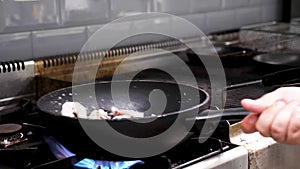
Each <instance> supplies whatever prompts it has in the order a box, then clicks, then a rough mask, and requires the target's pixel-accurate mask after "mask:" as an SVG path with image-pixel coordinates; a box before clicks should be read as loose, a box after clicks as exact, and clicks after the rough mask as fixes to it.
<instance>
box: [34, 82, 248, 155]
mask: <svg viewBox="0 0 300 169" xmlns="http://www.w3.org/2000/svg"><path fill="white" fill-rule="evenodd" d="M113 83H118V84H119V85H123V84H124V85H125V83H127V82H125V81H124V82H123V81H120V82H113ZM111 85H112V82H97V83H95V84H84V85H78V86H73V87H68V88H62V89H59V90H57V91H54V92H51V93H48V94H46V95H44V96H42V97H41V98H40V99H39V100H38V102H37V106H38V108H39V109H40V110H41V111H42V115H43V116H44V120H45V122H46V124H45V125H46V127H47V128H48V129H49V131H50V133H51V134H52V135H54V136H55V138H56V139H58V140H59V141H60V142H61V143H62V144H63V145H65V146H66V147H67V148H68V149H69V150H71V151H72V152H74V153H76V154H80V155H82V156H84V157H90V158H95V157H96V158H97V159H99V158H101V157H102V156H103V155H104V156H105V158H107V157H109V158H113V159H118V158H119V157H117V156H115V155H112V154H110V153H109V152H105V151H104V150H103V149H102V148H100V147H99V146H98V145H96V144H95V143H94V142H93V141H92V140H91V139H90V138H89V135H87V134H86V133H85V131H84V130H83V128H82V127H81V124H82V123H84V124H86V125H89V126H90V127H91V128H93V130H95V131H96V130H97V132H98V133H99V134H101V135H103V137H106V136H107V131H105V126H104V125H105V124H106V122H107V123H108V124H109V125H110V126H111V127H112V128H113V129H115V130H116V131H118V132H119V133H122V134H124V135H126V136H129V137H134V138H149V137H152V136H156V135H158V134H160V133H162V132H164V131H166V130H168V129H169V128H170V126H172V124H173V123H174V122H175V121H177V122H178V123H179V124H180V125H177V126H176V127H175V128H174V130H175V131H176V132H175V133H174V132H173V133H171V134H168V135H167V136H166V137H164V138H162V140H160V141H159V143H158V144H161V145H163V146H167V147H168V146H172V145H173V144H174V142H176V143H177V142H181V141H183V140H184V139H186V138H188V137H189V136H190V135H189V134H188V133H189V131H190V129H191V127H192V126H193V123H194V120H195V117H196V116H197V114H198V112H203V113H202V116H199V122H197V123H198V124H197V127H199V128H201V127H202V126H203V125H204V123H205V120H204V119H205V116H206V115H207V113H208V112H205V110H208V108H209V95H208V93H207V92H206V91H204V90H202V89H199V88H195V87H191V86H186V85H178V84H175V83H171V82H157V81H132V82H131V83H130V87H129V98H130V104H123V103H114V102H113V97H112V95H111ZM91 86H95V94H96V98H97V104H98V105H99V106H100V108H102V109H104V110H109V109H110V107H111V106H115V107H118V108H120V109H130V110H132V109H134V110H137V111H140V112H144V111H146V110H148V109H149V108H150V106H151V105H150V102H149V95H150V93H151V91H153V90H161V91H163V93H165V97H166V100H167V102H166V104H165V105H166V107H165V109H164V111H163V112H162V114H161V112H160V111H158V110H156V109H153V111H150V112H148V114H145V116H146V117H144V118H134V120H135V121H134V122H133V121H131V120H132V119H121V120H100V119H99V120H91V119H80V122H79V120H78V119H76V118H71V117H66V116H62V115H61V113H60V112H61V108H62V104H63V103H65V102H66V101H73V100H72V94H71V93H72V91H74V90H75V91H76V90H78V89H79V90H81V89H84V90H89V89H88V88H90V87H91ZM179 89H180V90H181V91H179ZM181 93H184V94H183V95H182V94H181ZM75 94H76V93H75ZM83 97H84V98H86V99H83V101H82V102H80V103H81V104H82V105H84V106H85V107H86V108H87V109H88V112H91V111H92V110H94V109H95V107H96V106H95V105H93V104H92V101H91V99H92V98H91V97H89V96H83ZM196 98H200V100H199V99H196ZM146 112H147V111H146ZM152 114H155V116H154V117H153V116H152ZM236 114H238V115H239V116H241V114H239V113H236ZM230 115H231V114H230ZM230 115H228V117H229V116H230ZM233 115H234V113H233ZM243 116H245V114H244V115H243ZM214 118H218V117H212V119H214ZM239 118H241V117H239ZM206 119H207V118H206ZM149 121H151V122H149ZM191 123H192V124H191ZM95 126H96V127H95ZM149 144H151V143H149Z"/></svg>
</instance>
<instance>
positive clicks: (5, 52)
mask: <svg viewBox="0 0 300 169" xmlns="http://www.w3.org/2000/svg"><path fill="white" fill-rule="evenodd" d="M32 58H33V56H32V48H31V36H30V33H13V34H2V35H1V34H0V61H9V60H18V59H23V60H27V59H28V60H29V59H32Z"/></svg>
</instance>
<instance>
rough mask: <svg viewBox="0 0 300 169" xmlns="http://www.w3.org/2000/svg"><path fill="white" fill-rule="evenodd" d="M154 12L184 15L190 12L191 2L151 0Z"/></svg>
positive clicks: (185, 0) (183, 0)
mask: <svg viewBox="0 0 300 169" xmlns="http://www.w3.org/2000/svg"><path fill="white" fill-rule="evenodd" d="M153 2H154V11H155V12H165V13H170V14H175V15H184V14H189V13H191V12H192V9H191V0H153Z"/></svg>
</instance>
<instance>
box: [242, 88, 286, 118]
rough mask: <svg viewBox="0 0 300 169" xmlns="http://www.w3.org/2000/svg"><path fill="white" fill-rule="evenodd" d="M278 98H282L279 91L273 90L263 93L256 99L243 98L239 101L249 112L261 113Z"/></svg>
mask: <svg viewBox="0 0 300 169" xmlns="http://www.w3.org/2000/svg"><path fill="white" fill-rule="evenodd" d="M279 100H282V96H281V92H279V91H278V90H275V91H273V92H270V93H268V94H265V95H263V96H262V97H260V98H258V99H256V100H252V99H243V100H242V101H241V104H242V106H243V107H244V108H245V109H246V110H248V111H250V112H253V113H261V112H263V111H265V110H266V109H267V108H268V107H270V106H271V105H272V104H274V103H275V102H276V101H279Z"/></svg>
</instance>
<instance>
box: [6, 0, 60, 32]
mask: <svg viewBox="0 0 300 169" xmlns="http://www.w3.org/2000/svg"><path fill="white" fill-rule="evenodd" d="M0 9H1V10H0V15H1V16H2V17H1V19H2V20H0V27H1V28H2V30H3V31H6V32H12V31H24V30H34V29H45V28H53V27H58V26H59V9H58V3H57V1H56V0H34V1H12V0H2V1H0Z"/></svg>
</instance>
